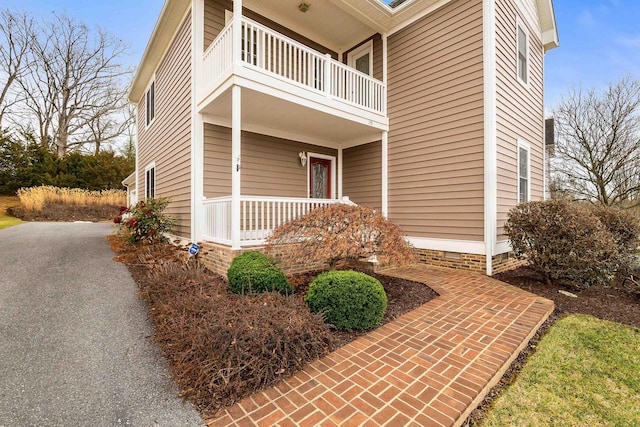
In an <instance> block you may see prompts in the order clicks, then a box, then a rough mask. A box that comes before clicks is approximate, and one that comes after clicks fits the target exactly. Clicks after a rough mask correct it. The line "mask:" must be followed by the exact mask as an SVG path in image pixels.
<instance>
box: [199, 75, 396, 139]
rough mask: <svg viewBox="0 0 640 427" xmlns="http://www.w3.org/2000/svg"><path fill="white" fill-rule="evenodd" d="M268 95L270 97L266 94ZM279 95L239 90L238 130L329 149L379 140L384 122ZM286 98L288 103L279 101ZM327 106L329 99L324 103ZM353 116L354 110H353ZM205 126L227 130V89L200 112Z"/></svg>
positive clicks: (384, 127)
mask: <svg viewBox="0 0 640 427" xmlns="http://www.w3.org/2000/svg"><path fill="white" fill-rule="evenodd" d="M267 92H270V93H267ZM280 92H281V91H271V90H269V88H268V87H265V90H264V91H263V90H255V89H252V88H247V87H246V86H245V87H242V129H243V130H247V131H251V132H256V133H262V134H265V135H272V136H277V137H281V138H286V139H291V140H296V141H301V142H307V143H312V144H316V145H321V146H327V147H333V148H338V147H342V148H348V147H350V146H354V145H359V144H363V143H367V142H372V141H377V140H379V139H380V137H381V136H380V135H381V132H382V131H383V130H385V129H387V128H388V124H387V122H388V121H387V119H386V118H384V117H382V116H378V120H376V121H374V120H372V119H367V118H366V117H362V116H359V115H357V114H356V113H349V112H348V111H344V110H343V111H341V110H337V109H334V108H331V107H330V106H327V105H326V104H325V105H323V103H322V102H318V101H317V100H314V97H315V98H320V100H321V101H323V99H322V98H325V97H323V96H321V95H317V94H312V95H314V96H310V97H309V98H302V97H289V96H287V94H286V93H285V94H282V93H280ZM284 96H287V98H289V99H283V97H284ZM326 103H327V104H331V100H330V99H328V98H327V99H326ZM353 110H354V111H356V112H357V109H356V108H354V109H353ZM200 112H201V113H202V115H203V117H204V119H205V121H206V122H210V123H214V124H218V125H222V126H227V127H231V85H228V87H227V88H226V89H225V90H224V91H222V92H221V93H219V94H217V96H216V97H215V99H213V100H212V101H210V102H208V103H207V104H206V105H205V106H204V107H202V109H201V110H200Z"/></svg>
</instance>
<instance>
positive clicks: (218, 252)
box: [200, 242, 327, 277]
mask: <svg viewBox="0 0 640 427" xmlns="http://www.w3.org/2000/svg"><path fill="white" fill-rule="evenodd" d="M201 247H202V252H201V256H200V262H202V264H204V266H205V267H207V268H208V269H209V270H211V271H213V272H214V273H218V274H220V275H222V276H224V277H227V270H228V269H229V266H230V265H231V262H232V261H233V259H234V258H235V257H237V256H238V255H240V254H242V253H243V252H247V251H260V252H265V247H264V246H251V247H247V248H243V249H239V250H232V249H231V247H229V246H225V245H220V244H217V243H210V242H205V243H202V244H201ZM278 255H279V254H278V251H277V249H275V250H274V251H272V252H271V253H269V256H270V257H271V258H273V259H275V261H276V262H277V263H278V266H279V267H280V268H281V269H282V271H283V272H284V274H286V275H288V276H291V275H294V274H299V273H306V272H307V271H314V270H323V269H326V268H327V265H326V264H324V263H318V262H315V263H314V262H306V263H300V264H293V265H291V264H290V265H283V264H282V262H280V260H279V256H278Z"/></svg>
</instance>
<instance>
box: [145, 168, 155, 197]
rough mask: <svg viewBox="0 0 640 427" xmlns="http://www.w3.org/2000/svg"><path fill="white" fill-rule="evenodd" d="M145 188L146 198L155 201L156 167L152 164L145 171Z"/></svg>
mask: <svg viewBox="0 0 640 427" xmlns="http://www.w3.org/2000/svg"><path fill="white" fill-rule="evenodd" d="M144 178H145V179H144V188H145V192H144V194H145V197H146V198H147V199H153V198H155V197H156V165H155V163H152V164H150V165H149V166H147V167H146V168H145V169H144Z"/></svg>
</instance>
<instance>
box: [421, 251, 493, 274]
mask: <svg viewBox="0 0 640 427" xmlns="http://www.w3.org/2000/svg"><path fill="white" fill-rule="evenodd" d="M416 252H417V254H418V260H419V261H420V262H421V263H423V264H427V265H433V266H436V267H447V268H454V269H457V270H467V271H475V272H477V273H483V274H484V273H486V271H487V268H486V264H485V256H484V255H475V254H465V253H459V252H446V251H436V250H432V249H416Z"/></svg>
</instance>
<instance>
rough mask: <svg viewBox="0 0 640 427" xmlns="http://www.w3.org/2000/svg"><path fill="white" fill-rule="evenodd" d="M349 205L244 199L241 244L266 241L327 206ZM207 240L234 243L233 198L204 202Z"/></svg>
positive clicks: (302, 200)
mask: <svg viewBox="0 0 640 427" xmlns="http://www.w3.org/2000/svg"><path fill="white" fill-rule="evenodd" d="M335 203H349V204H353V203H352V202H350V201H349V200H348V199H344V200H338V199H304V198H285V197H261V196H241V197H240V212H239V213H238V214H239V215H240V242H241V244H242V245H243V246H249V245H257V244H261V243H263V242H264V239H266V238H267V236H268V235H269V233H270V232H271V231H273V230H274V229H275V228H277V227H279V226H280V225H282V224H284V223H285V222H288V221H291V220H292V219H295V218H298V217H300V216H302V215H305V214H306V213H307V212H310V211H311V210H313V209H317V208H320V207H323V206H328V205H331V204H335ZM204 212H205V227H206V231H205V236H204V238H205V240H209V241H212V242H216V243H221V244H226V245H230V244H231V214H232V212H231V196H225V197H217V198H214V199H207V200H205V201H204Z"/></svg>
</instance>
